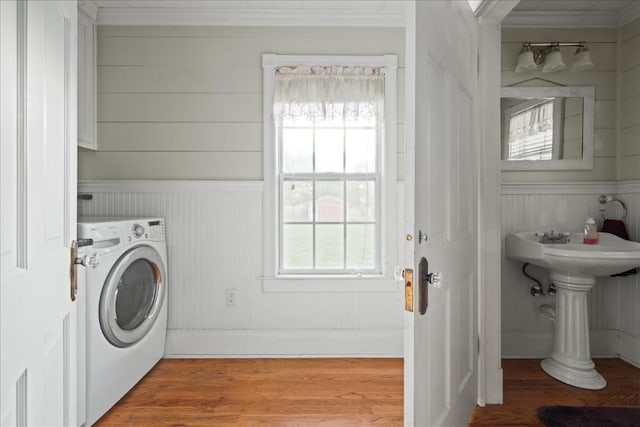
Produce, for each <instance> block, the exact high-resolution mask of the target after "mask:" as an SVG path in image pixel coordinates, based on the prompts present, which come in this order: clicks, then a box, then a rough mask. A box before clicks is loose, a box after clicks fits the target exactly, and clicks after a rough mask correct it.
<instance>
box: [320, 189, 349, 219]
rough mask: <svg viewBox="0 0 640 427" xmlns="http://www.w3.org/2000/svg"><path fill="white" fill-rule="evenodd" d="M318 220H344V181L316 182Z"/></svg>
mask: <svg viewBox="0 0 640 427" xmlns="http://www.w3.org/2000/svg"><path fill="white" fill-rule="evenodd" d="M316 221H320V222H342V221H344V181H317V182H316Z"/></svg>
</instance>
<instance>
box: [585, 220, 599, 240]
mask: <svg viewBox="0 0 640 427" xmlns="http://www.w3.org/2000/svg"><path fill="white" fill-rule="evenodd" d="M583 243H584V244H585V245H595V244H596V243H598V226H597V225H596V221H595V220H594V219H593V218H591V217H589V218H587V221H586V222H585V223H584V239H583Z"/></svg>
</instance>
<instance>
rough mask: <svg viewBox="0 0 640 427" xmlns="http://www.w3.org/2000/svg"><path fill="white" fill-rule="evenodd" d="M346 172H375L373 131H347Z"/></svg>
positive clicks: (374, 136) (374, 137) (374, 132)
mask: <svg viewBox="0 0 640 427" xmlns="http://www.w3.org/2000/svg"><path fill="white" fill-rule="evenodd" d="M346 135H347V146H346V155H347V158H346V171H347V172H375V171H376V131H375V129H347V131H346Z"/></svg>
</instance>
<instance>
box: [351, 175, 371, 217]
mask: <svg viewBox="0 0 640 427" xmlns="http://www.w3.org/2000/svg"><path fill="white" fill-rule="evenodd" d="M375 188H376V185H375V181H347V221H358V222H360V221H367V222H373V221H375V219H376V192H375Z"/></svg>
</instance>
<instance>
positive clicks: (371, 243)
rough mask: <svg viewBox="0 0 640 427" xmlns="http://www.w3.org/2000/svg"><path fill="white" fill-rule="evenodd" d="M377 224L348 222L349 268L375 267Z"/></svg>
mask: <svg viewBox="0 0 640 427" xmlns="http://www.w3.org/2000/svg"><path fill="white" fill-rule="evenodd" d="M375 245H376V243H375V225H373V224H347V268H348V269H372V268H375V249H374V248H375Z"/></svg>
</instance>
